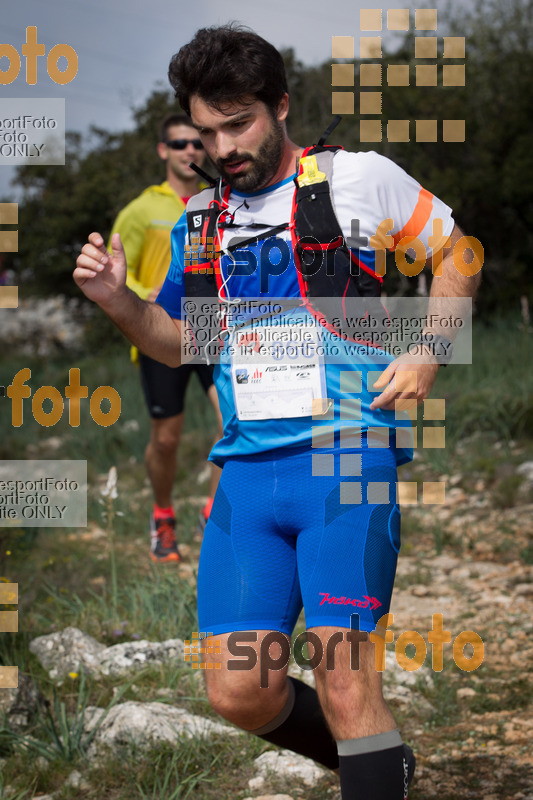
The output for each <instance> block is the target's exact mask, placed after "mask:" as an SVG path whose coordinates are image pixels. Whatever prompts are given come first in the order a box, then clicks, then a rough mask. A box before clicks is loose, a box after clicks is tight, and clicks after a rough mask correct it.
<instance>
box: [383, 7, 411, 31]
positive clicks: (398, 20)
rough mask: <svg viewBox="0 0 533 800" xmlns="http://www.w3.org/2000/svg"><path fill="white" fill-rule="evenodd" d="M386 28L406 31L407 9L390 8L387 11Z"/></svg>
mask: <svg viewBox="0 0 533 800" xmlns="http://www.w3.org/2000/svg"><path fill="white" fill-rule="evenodd" d="M387 28H388V29H389V31H408V30H409V9H408V8H391V9H390V10H389V11H387Z"/></svg>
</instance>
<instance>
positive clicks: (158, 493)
mask: <svg viewBox="0 0 533 800" xmlns="http://www.w3.org/2000/svg"><path fill="white" fill-rule="evenodd" d="M183 420H184V414H183V413H181V414H176V415H175V416H173V417H167V418H166V419H152V420H151V423H152V426H151V430H150V440H149V442H148V444H147V446H146V450H145V454H144V461H145V464H146V470H147V472H148V477H149V478H150V483H151V484H152V490H153V492H154V499H155V502H156V505H158V506H160V507H161V508H168V507H169V506H171V505H172V487H173V485H174V478H175V475H176V453H177V450H178V447H179V443H180V438H181V431H182V428H183Z"/></svg>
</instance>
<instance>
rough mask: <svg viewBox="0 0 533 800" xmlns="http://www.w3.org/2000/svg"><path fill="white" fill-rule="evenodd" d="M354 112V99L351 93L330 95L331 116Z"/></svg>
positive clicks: (333, 93)
mask: <svg viewBox="0 0 533 800" xmlns="http://www.w3.org/2000/svg"><path fill="white" fill-rule="evenodd" d="M354 110H355V99H354V93H353V92H332V93H331V113H332V114H353V113H354Z"/></svg>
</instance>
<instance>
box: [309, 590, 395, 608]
mask: <svg viewBox="0 0 533 800" xmlns="http://www.w3.org/2000/svg"><path fill="white" fill-rule="evenodd" d="M319 594H320V595H322V597H323V598H324V599H323V600H322V602H321V603H320V605H321V606H323V605H324V603H325V602H326V601H327V602H328V603H333V604H334V605H336V606H348V605H352V606H356V607H357V608H370V609H371V611H373V610H374V609H375V608H379V607H380V605H381V603H380V602H379V600H378V599H377V597H369V596H368V595H367V594H364V595H363V597H364V598H365V599H364V600H358V599H357V598H354V599H353V600H352V598H351V597H332V596H331V595H329V594H328V593H327V592H319Z"/></svg>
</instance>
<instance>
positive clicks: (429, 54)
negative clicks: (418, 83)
mask: <svg viewBox="0 0 533 800" xmlns="http://www.w3.org/2000/svg"><path fill="white" fill-rule="evenodd" d="M415 58H437V37H436V36H416V37H415Z"/></svg>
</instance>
